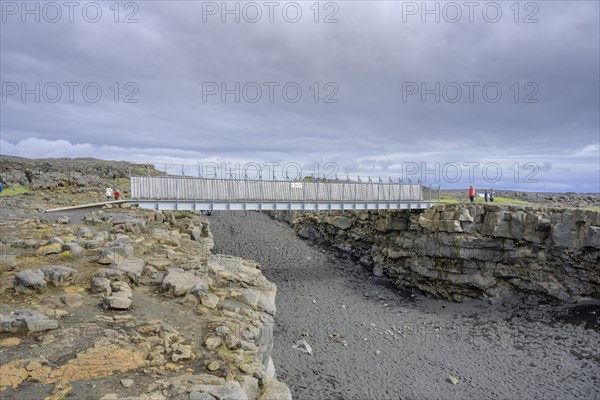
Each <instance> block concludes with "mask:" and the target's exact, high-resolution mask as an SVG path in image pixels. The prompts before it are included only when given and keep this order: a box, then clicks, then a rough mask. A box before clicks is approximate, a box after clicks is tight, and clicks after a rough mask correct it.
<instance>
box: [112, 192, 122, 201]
mask: <svg viewBox="0 0 600 400" xmlns="http://www.w3.org/2000/svg"><path fill="white" fill-rule="evenodd" d="M114 195H115V201H119V198H120V197H121V193H119V189H116V190H115V193H114Z"/></svg>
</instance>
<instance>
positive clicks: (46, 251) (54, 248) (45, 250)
mask: <svg viewBox="0 0 600 400" xmlns="http://www.w3.org/2000/svg"><path fill="white" fill-rule="evenodd" d="M61 251H62V243H52V244H48V245H45V246H42V247H40V248H39V249H37V251H36V255H38V256H47V255H50V254H59V253H60V252H61Z"/></svg>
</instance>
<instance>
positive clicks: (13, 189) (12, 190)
mask: <svg viewBox="0 0 600 400" xmlns="http://www.w3.org/2000/svg"><path fill="white" fill-rule="evenodd" d="M25 192H29V188H28V187H27V186H19V185H16V186H9V187H4V190H2V192H0V197H10V196H18V195H20V194H23V193H25Z"/></svg>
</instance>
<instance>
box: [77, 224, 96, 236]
mask: <svg viewBox="0 0 600 400" xmlns="http://www.w3.org/2000/svg"><path fill="white" fill-rule="evenodd" d="M75 234H76V235H77V236H78V237H80V238H84V239H91V238H92V236H93V233H92V230H91V229H90V228H88V227H87V226H82V227H81V228H79V229H77V232H75Z"/></svg>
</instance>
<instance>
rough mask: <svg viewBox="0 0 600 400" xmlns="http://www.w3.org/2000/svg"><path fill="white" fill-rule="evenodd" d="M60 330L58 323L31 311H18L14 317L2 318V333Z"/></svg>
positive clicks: (0, 329) (0, 323)
mask: <svg viewBox="0 0 600 400" xmlns="http://www.w3.org/2000/svg"><path fill="white" fill-rule="evenodd" d="M56 328H58V321H55V320H52V319H50V318H48V317H47V316H45V315H43V314H38V313H37V312H35V311H31V310H18V311H15V313H14V314H13V315H10V316H8V317H2V318H0V332H2V333H4V332H8V333H19V332H42V331H47V330H50V329H56Z"/></svg>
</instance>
